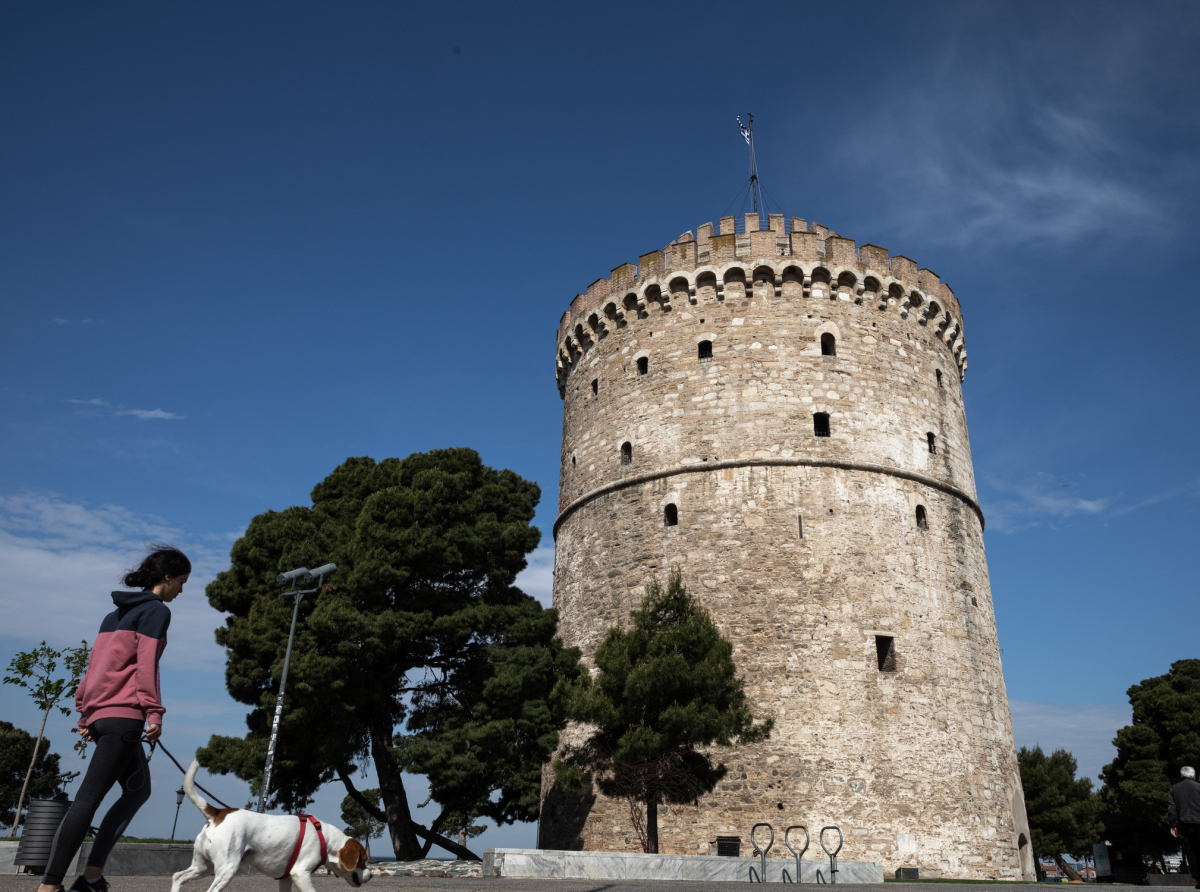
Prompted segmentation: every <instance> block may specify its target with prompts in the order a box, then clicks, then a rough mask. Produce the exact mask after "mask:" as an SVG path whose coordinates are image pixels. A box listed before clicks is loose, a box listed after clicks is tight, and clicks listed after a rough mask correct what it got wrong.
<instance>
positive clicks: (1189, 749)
mask: <svg viewBox="0 0 1200 892" xmlns="http://www.w3.org/2000/svg"><path fill="white" fill-rule="evenodd" d="M1128 695H1129V704H1130V706H1132V707H1133V723H1132V724H1130V725H1126V726H1125V727H1124V728H1122V729H1121V730H1119V731H1118V732H1117V736H1116V738H1115V739H1114V740H1113V745H1114V746H1116V748H1117V757H1116V758H1115V759H1113V761H1112V763H1111V764H1109V765H1105V766H1104V770H1103V771H1102V772H1101V773H1100V777H1101V779H1102V780H1103V781H1104V786H1103V788H1102V789H1101V791H1100V803H1101V804H1100V812H1101V819H1102V820H1103V821H1104V827H1105V833H1106V835H1107V836H1108V838H1109V839H1110V840H1111V841H1112V843H1113V845H1114V847H1115V848H1117V849H1118V850H1120V851H1124V852H1129V853H1137V854H1141V855H1146V856H1150V857H1152V858H1155V859H1158V860H1159V861H1161V860H1162V858H1163V856H1164V855H1165V854H1167V853H1171V852H1175V851H1178V849H1179V840H1177V839H1176V838H1175V837H1173V836H1171V832H1170V826H1169V825H1168V823H1167V791H1168V790H1169V789H1170V788H1171V784H1173V783H1174V782H1175V781H1177V780H1178V779H1179V769H1180V768H1181V767H1182V766H1184V765H1192V766H1195V765H1197V764H1198V763H1200V660H1179V661H1178V662H1176V663H1172V664H1171V670H1170V671H1169V672H1168V673H1167V674H1166V675H1159V676H1157V677H1155V678H1148V679H1146V680H1145V681H1143V682H1141V684H1136V685H1134V686H1133V687H1131V688H1130V689H1129V691H1128Z"/></svg>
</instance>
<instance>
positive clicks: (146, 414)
mask: <svg viewBox="0 0 1200 892" xmlns="http://www.w3.org/2000/svg"><path fill="white" fill-rule="evenodd" d="M113 415H115V416H117V417H118V418H119V417H121V416H122V415H132V416H133V417H134V418H142V419H151V418H179V419H181V418H184V417H185V416H183V415H176V414H175V413H174V412H167V411H165V410H163V409H120V410H118V411H116V412H113Z"/></svg>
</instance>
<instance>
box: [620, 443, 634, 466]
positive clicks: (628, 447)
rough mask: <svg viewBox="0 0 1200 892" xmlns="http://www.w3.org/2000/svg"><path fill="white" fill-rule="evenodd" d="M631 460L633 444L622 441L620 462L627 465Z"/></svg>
mask: <svg viewBox="0 0 1200 892" xmlns="http://www.w3.org/2000/svg"><path fill="white" fill-rule="evenodd" d="M632 461H633V444H632V443H622V444H621V464H623V465H627V464H629V463H630V462H632Z"/></svg>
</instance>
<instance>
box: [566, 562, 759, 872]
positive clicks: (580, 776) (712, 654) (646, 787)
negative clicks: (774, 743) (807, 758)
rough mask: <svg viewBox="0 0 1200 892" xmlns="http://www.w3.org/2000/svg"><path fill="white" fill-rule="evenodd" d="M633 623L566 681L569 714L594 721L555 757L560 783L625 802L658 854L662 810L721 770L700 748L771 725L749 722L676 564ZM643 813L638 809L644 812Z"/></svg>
mask: <svg viewBox="0 0 1200 892" xmlns="http://www.w3.org/2000/svg"><path fill="white" fill-rule="evenodd" d="M631 619H632V627H631V628H630V629H629V631H624V630H622V629H621V628H619V627H613V628H611V629H609V630H608V633H607V634H606V635H605V638H604V641H603V643H601V645H600V647H599V648H597V650H596V656H595V664H596V669H597V674H596V676H595V678H592V677H590V676H588V675H586V674H584V675H580V676H579V677H578V678H576V679H575V680H573V681H570V680H564V681H563V682H562V683H561V685H562V687H561V688H560V691H559V694H560V696H562V697H563V698H564V699H565V700H566V702H567V704H568V714H569V716H570V718H571V719H573V720H575V721H577V722H582V723H585V724H588V725H592V726H594V728H595V731H594V733H592V735H591V736H590V737H589V738H588V739H587V740H586V741H585V742H584V743H582V744H581V745H579V746H571V747H567V748H565V749H564V752H563V754H562V757H561V758H560V759H559V760H557V761H556V762H555V765H554V769H555V777H556V781H557V783H558V784H559V785H560V786H561V787H562V788H563V789H565V790H567V791H568V792H587V791H588V790H589V789H590V788H591V784H592V783H593V782H594V783H595V784H596V786H598V787H599V788H600V791H601V792H602V793H604V795H606V796H611V797H615V798H622V799H626V800H628V801H629V803H630V812H631V817H632V818H633V821H634V825H635V827H637V829H638V835H639V836H640V837H642V847H643V849H644V850H645V851H647V852H655V853H656V852H658V806H659V805H660V804H661V803H663V802H668V803H683V802H691V801H692V800H694V799H696V798H698V797H700V796H703V795H705V794H707V793H710V792H712V790H713V789H714V788H715V787H716V785H717V783H718V782H719V781H720V780H721V778H723V777H724V776H725V774H726V771H727V769H726V768H725V765H724V764H719V765H714V764H713V762H712V759H711V758H710V757H709V755H708V754H707V753H703V752H699V751H698V749H697V748H698V747H710V746H713V745H717V746H723V747H726V746H733V745H735V744H751V743H757V742H758V741H761V740H765V739H766V738H767V737H768V736H769V735H770V732H771V728H772V726H773V721H772V720H770V719H768V720H767V721H765V722H762V723H760V724H755V723H754V719H753V717H752V716H751V714H750V709H749V707H748V706H747V705H746V694H745V691H744V689H743V684H742V681H741V679H739V678H738V677H737V673H736V669H735V667H734V663H733V647H732V645H731V644H730V643H729V641H728V640H726V639H725V638H722V637H721V633H720V631H719V630H718V629H717V627H716V625H715V624H714V623H713V621H712V618H711V617H710V616H709V615H708V612H707V611H706V610H705V609H704V608H703V607H702V606H701V605H700V604H699V603H697V602H696V600H695V599H694V598H692V597H691V596H690V595H689V594H688V593H687V590H686V588H685V587H684V584H683V579H682V576H681V575H680V572H679V571H678V570H674V571H673V572H672V573H671V578H670V581H669V583H668V584H667V589H666V591H663V590H662V589H661V587H660V586H659V585H658V584H657V583H656V582H652V583H651V584H650V585H648V586H647V587H646V597H645V600H644V601H643V603H642V605H641V607H640V608H639V609H638V610H635V611H634V612H633V615H632V617H631ZM641 809H644V814H643V813H642V811H641Z"/></svg>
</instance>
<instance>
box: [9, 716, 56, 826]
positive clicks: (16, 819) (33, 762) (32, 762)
mask: <svg viewBox="0 0 1200 892" xmlns="http://www.w3.org/2000/svg"><path fill="white" fill-rule="evenodd" d="M53 705H54V704H50V706H47V707H46V711H45V712H43V713H42V727H40V728H38V736H37V742H36V743H34V745H33V758H32V759H30V760H29V770H28V771H26V772H25V783H23V784H21V796H20V798H18V799H17V814H16V816H15V817H14V818H13V825H12V833H10V834H9V836H8V838H9V839H16V838H17V827H18V826H19V825H20V823H21V804H22V803H23V802H24V801H25V791H26V790H28V789H29V779H30V778H31V777H33V766H34V765H36V764H37V757H38V750H39V749H41V748H42V734H43V733H44V732H45V730H46V717H47V716H49V715H50V708H51V706H53Z"/></svg>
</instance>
